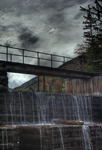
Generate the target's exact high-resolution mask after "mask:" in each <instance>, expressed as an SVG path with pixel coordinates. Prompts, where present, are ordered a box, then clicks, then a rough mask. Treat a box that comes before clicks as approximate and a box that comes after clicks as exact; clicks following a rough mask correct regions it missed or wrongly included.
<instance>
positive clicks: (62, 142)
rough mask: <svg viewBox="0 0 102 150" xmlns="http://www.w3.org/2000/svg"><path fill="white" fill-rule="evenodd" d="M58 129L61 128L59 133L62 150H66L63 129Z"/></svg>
mask: <svg viewBox="0 0 102 150" xmlns="http://www.w3.org/2000/svg"><path fill="white" fill-rule="evenodd" d="M58 128H59V132H60V136H61V144H62V149H63V150H65V148H64V141H63V135H62V128H61V127H58Z"/></svg>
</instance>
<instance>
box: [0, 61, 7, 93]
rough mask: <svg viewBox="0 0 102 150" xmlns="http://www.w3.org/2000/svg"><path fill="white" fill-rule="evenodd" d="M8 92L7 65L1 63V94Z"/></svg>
mask: <svg viewBox="0 0 102 150" xmlns="http://www.w3.org/2000/svg"><path fill="white" fill-rule="evenodd" d="M7 91H8V77H7V69H6V64H5V63H0V92H7Z"/></svg>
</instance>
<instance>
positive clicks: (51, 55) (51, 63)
mask: <svg viewBox="0 0 102 150" xmlns="http://www.w3.org/2000/svg"><path fill="white" fill-rule="evenodd" d="M52 56H53V55H52V54H51V68H52Z"/></svg>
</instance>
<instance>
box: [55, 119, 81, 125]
mask: <svg viewBox="0 0 102 150" xmlns="http://www.w3.org/2000/svg"><path fill="white" fill-rule="evenodd" d="M54 123H56V124H65V125H83V124H84V122H83V121H79V120H57V119H56V120H54Z"/></svg>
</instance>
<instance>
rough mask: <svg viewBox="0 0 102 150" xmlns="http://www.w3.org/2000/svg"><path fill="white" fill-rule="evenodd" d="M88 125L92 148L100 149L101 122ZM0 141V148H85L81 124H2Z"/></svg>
mask: <svg viewBox="0 0 102 150" xmlns="http://www.w3.org/2000/svg"><path fill="white" fill-rule="evenodd" d="M88 127H89V130H90V131H89V132H90V133H89V134H90V138H91V142H92V145H93V150H96V149H97V150H101V149H102V142H101V141H102V136H101V133H102V124H94V125H88ZM87 140H88V139H87ZM0 141H1V142H0V143H2V144H0V150H58V149H61V150H63V149H66V150H84V149H85V147H84V135H83V132H82V125H81V126H80V125H42V126H40V125H38V126H15V127H14V126H2V127H0ZM87 142H88V141H87Z"/></svg>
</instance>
